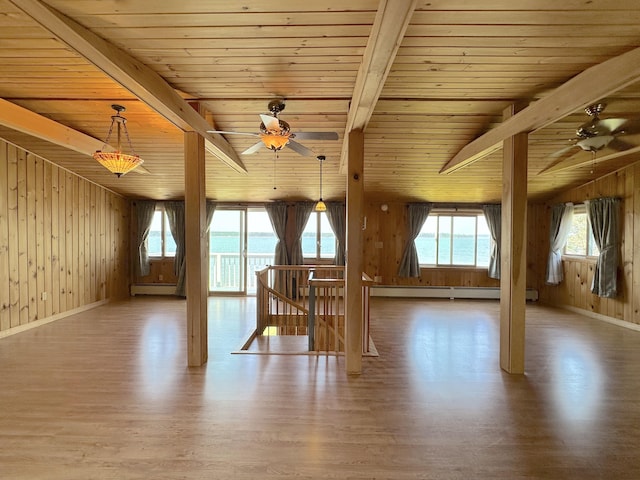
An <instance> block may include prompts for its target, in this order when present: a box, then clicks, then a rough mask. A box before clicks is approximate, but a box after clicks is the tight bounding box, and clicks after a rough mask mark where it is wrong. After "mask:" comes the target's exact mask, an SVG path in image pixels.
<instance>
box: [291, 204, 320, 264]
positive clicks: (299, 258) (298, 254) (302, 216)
mask: <svg viewBox="0 0 640 480" xmlns="http://www.w3.org/2000/svg"><path fill="white" fill-rule="evenodd" d="M314 206H315V203H314V202H297V203H296V204H295V209H296V217H295V220H296V221H295V226H294V227H295V232H294V235H295V238H294V240H293V243H292V244H291V248H290V249H289V252H291V255H290V256H289V265H302V264H303V263H304V254H303V253H302V232H304V227H306V226H307V222H308V221H309V216H310V215H311V212H312V211H313V207H314Z"/></svg>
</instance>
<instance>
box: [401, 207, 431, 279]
mask: <svg viewBox="0 0 640 480" xmlns="http://www.w3.org/2000/svg"><path fill="white" fill-rule="evenodd" d="M430 211H431V204H430V203H410V204H409V206H408V212H407V228H408V237H409V238H408V239H407V244H406V246H405V248H404V253H403V254H402V260H401V261H400V266H399V268H398V276H399V277H419V276H420V260H419V259H418V251H417V249H416V241H415V240H416V238H417V237H418V235H419V234H420V230H421V229H422V226H423V225H424V222H425V221H426V220H427V217H428V216H429V212H430Z"/></svg>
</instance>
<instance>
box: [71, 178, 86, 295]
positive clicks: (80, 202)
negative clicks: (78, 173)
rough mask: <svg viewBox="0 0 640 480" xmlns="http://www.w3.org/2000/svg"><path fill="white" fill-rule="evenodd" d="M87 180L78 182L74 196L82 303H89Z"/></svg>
mask: <svg viewBox="0 0 640 480" xmlns="http://www.w3.org/2000/svg"><path fill="white" fill-rule="evenodd" d="M86 186H87V182H78V189H77V195H76V197H75V198H74V203H75V205H76V208H77V210H76V217H77V218H78V249H77V250H78V257H77V262H78V263H77V265H76V275H77V277H78V283H77V286H76V297H77V299H78V303H79V304H80V305H84V304H85V303H87V298H86V295H85V288H84V287H85V278H84V274H85V261H84V256H85V225H86V223H87V214H86V211H85V189H86Z"/></svg>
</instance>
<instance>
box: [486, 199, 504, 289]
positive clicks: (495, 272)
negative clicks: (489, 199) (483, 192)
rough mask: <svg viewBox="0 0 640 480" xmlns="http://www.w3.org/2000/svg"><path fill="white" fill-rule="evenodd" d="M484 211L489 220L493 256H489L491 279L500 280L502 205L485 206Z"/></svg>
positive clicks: (488, 272)
mask: <svg viewBox="0 0 640 480" xmlns="http://www.w3.org/2000/svg"><path fill="white" fill-rule="evenodd" d="M482 211H483V213H484V218H485V219H486V220H487V226H488V227H489V234H490V235H491V254H490V256H489V268H488V270H487V275H488V276H489V278H495V279H496V280H500V242H501V241H502V205H483V206H482Z"/></svg>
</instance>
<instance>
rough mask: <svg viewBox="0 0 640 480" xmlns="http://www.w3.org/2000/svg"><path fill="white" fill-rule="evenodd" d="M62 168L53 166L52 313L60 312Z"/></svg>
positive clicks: (50, 293) (50, 299)
mask: <svg viewBox="0 0 640 480" xmlns="http://www.w3.org/2000/svg"><path fill="white" fill-rule="evenodd" d="M59 174H60V169H59V168H58V167H52V168H51V226H50V229H51V291H50V292H49V295H50V297H49V301H50V303H51V313H52V314H53V315H55V314H57V313H60V297H61V293H60V292H61V291H62V290H61V288H62V286H61V285H60V220H59V218H60V175H59Z"/></svg>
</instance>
